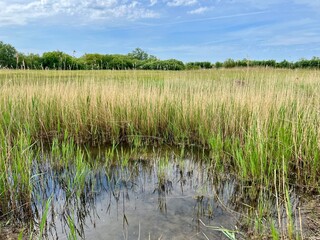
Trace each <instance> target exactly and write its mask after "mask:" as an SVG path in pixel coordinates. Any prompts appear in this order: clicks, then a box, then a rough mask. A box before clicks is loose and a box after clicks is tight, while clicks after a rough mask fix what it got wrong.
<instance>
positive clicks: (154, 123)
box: [0, 69, 320, 236]
mask: <svg viewBox="0 0 320 240" xmlns="http://www.w3.org/2000/svg"><path fill="white" fill-rule="evenodd" d="M319 106H320V72H319V71H311V70H274V69H250V70H249V71H248V70H242V69H241V70H239V69H232V70H224V69H222V70H205V71H204V70H202V71H182V72H157V71H117V72H115V71H97V72H95V71H82V72H81V71H70V72H69V71H0V109H1V116H0V148H1V153H0V170H1V171H0V216H3V215H6V214H9V213H10V212H15V213H16V214H17V215H18V213H19V212H18V210H17V209H19V206H22V205H24V204H26V203H28V201H30V192H31V189H30V188H31V184H30V182H31V180H30V179H31V178H32V176H31V166H32V159H33V158H34V154H36V153H35V151H34V150H33V149H32V146H33V145H43V144H47V143H49V146H50V147H51V148H52V152H53V153H54V152H59V153H60V150H61V151H62V153H63V154H65V155H68V151H70V150H68V149H70V148H69V147H70V144H71V145H72V146H74V145H77V144H90V145H107V144H110V145H111V144H113V145H117V144H118V143H121V142H125V143H128V144H131V145H133V146H137V147H139V146H141V145H143V144H149V145H151V144H152V145H157V144H164V143H165V144H172V145H182V146H193V145H197V146H201V147H203V148H206V149H208V150H211V153H210V156H211V159H212V167H213V169H216V170H217V169H224V170H229V171H231V172H233V173H235V174H237V175H239V176H240V178H241V179H242V180H243V181H247V182H250V184H252V185H253V184H256V185H258V186H261V187H262V186H264V187H270V188H271V189H274V188H275V186H274V177H277V176H275V172H283V174H282V178H283V179H284V181H285V182H286V186H292V185H295V186H299V187H301V189H303V190H304V191H312V192H319V178H318V176H319V174H320V159H319V157H320V142H319V137H320V109H319ZM63 142H65V143H66V142H68V144H69V145H68V146H69V147H64V145H63ZM72 152H73V151H71V152H69V153H70V155H71V154H72ZM77 159H80V160H81V159H82V157H81V156H79V157H78V158H77ZM80 160H79V161H80ZM79 163H81V164H82V160H81V161H80V162H79ZM82 165H83V164H82ZM79 166H80V165H79ZM80 168H81V167H80ZM81 169H82V168H81ZM81 169H79V171H78V172H77V174H79V175H77V176H78V177H79V181H81V182H83V181H84V179H85V175H84V174H85V172H83V171H82V170H81ZM281 189H282V194H283V196H284V199H285V200H287V195H286V191H288V190H287V188H281ZM278 190H280V188H279V189H278ZM288 206H289V205H288ZM287 210H288V212H289V210H290V209H289V208H288V209H287ZM272 229H273V230H272V234H273V235H274V236H277V233H276V232H275V231H274V228H272ZM290 234H291V233H290Z"/></svg>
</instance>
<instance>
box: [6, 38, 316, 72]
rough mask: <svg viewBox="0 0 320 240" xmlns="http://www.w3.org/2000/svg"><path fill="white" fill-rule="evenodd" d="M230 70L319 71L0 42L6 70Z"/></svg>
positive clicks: (307, 63)
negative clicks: (37, 50) (37, 49)
mask: <svg viewBox="0 0 320 240" xmlns="http://www.w3.org/2000/svg"><path fill="white" fill-rule="evenodd" d="M234 67H272V68H291V69H295V68H313V69H319V68H320V58H319V57H313V58H312V59H310V60H307V59H301V60H299V61H297V62H289V61H287V60H283V61H281V62H277V61H275V60H249V59H243V60H233V59H227V60H226V61H224V62H216V63H211V62H189V63H183V62H182V61H179V60H176V59H169V60H160V59H158V58H157V57H155V56H153V55H149V54H148V53H146V52H145V51H143V50H142V49H140V48H136V49H135V50H134V51H132V52H131V53H128V54H126V55H123V54H98V53H94V54H92V53H91V54H84V55H83V56H81V57H79V58H77V57H75V56H71V55H69V54H66V53H64V52H61V51H52V52H45V53H43V54H42V55H39V54H33V53H31V54H24V53H20V52H18V51H17V50H16V49H15V48H14V47H13V46H11V45H10V44H5V43H3V42H1V41H0V68H10V69H56V70H100V69H112V70H125V69H142V70H185V69H209V68H234Z"/></svg>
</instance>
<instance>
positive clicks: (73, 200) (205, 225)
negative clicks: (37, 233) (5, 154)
mask: <svg viewBox="0 0 320 240" xmlns="http://www.w3.org/2000/svg"><path fill="white" fill-rule="evenodd" d="M98 160H100V161H99V162H101V160H102V162H103V160H104V159H96V160H95V161H97V162H98ZM41 162H42V163H41V164H37V163H35V165H34V172H37V173H38V174H35V177H34V178H33V182H34V191H33V199H34V204H33V212H34V215H35V221H36V222H40V219H41V216H42V212H43V209H44V206H45V203H46V202H45V200H47V199H48V198H50V196H51V197H52V201H51V204H50V208H49V213H48V216H47V226H46V229H45V230H46V237H47V239H67V238H68V237H69V238H70V237H71V235H72V233H75V234H74V235H77V238H82V239H223V238H226V235H225V233H224V231H232V230H235V226H236V225H237V220H238V219H239V215H238V214H236V213H235V212H234V211H233V209H235V208H236V202H235V201H236V199H237V194H236V189H237V184H236V180H235V179H234V178H233V177H231V176H228V175H225V174H224V175H223V176H222V175H221V176H222V177H221V176H220V177H218V174H216V173H214V172H213V170H212V168H211V167H210V165H208V164H206V163H205V162H204V161H201V160H196V159H194V158H192V157H191V158H184V159H181V158H175V157H170V159H166V160H163V159H162V158H159V157H157V156H155V157H154V158H153V159H152V158H151V159H148V160H141V159H140V160H139V159H136V160H135V159H131V161H129V162H128V163H127V164H125V165H124V164H122V165H118V166H117V165H115V166H111V167H105V166H104V165H103V164H101V163H98V164H95V167H90V168H83V169H84V170H79V168H78V170H77V167H76V166H75V165H72V164H70V165H69V166H68V167H67V168H66V167H64V168H61V167H56V166H54V165H52V164H50V161H43V160H42V161H41ZM79 172H80V174H79ZM81 174H82V175H81ZM79 176H85V180H84V184H83V185H82V184H81V183H79V179H80V178H79ZM80 182H81V181H80Z"/></svg>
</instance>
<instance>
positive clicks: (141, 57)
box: [128, 48, 155, 60]
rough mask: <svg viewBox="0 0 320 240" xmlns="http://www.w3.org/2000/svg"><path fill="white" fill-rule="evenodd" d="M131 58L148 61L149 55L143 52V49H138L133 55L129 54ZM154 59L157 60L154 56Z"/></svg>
mask: <svg viewBox="0 0 320 240" xmlns="http://www.w3.org/2000/svg"><path fill="white" fill-rule="evenodd" d="M128 56H129V57H132V58H135V59H138V60H148V59H149V54H148V53H146V52H145V51H143V50H142V49H141V48H136V49H135V50H133V51H132V52H131V53H128ZM151 57H152V58H155V57H154V56H151Z"/></svg>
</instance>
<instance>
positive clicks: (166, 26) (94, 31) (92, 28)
mask: <svg viewBox="0 0 320 240" xmlns="http://www.w3.org/2000/svg"><path fill="white" fill-rule="evenodd" d="M0 41H3V42H4V43H9V44H11V45H13V46H14V47H15V48H16V49H17V50H18V51H19V52H23V53H26V54H27V53H39V54H42V53H43V52H48V51H55V50H59V51H63V52H65V53H68V54H70V55H73V54H75V56H77V57H79V56H81V55H83V54H85V53H101V54H113V53H119V54H127V53H129V52H131V51H133V50H134V49H135V48H137V47H139V48H142V49H143V50H145V51H146V52H148V53H149V54H152V55H155V56H157V57H158V58H160V59H170V58H176V59H179V60H182V61H184V62H190V61H211V62H215V61H224V60H226V59H228V58H233V59H243V58H247V59H257V60H262V59H275V60H277V61H281V60H283V59H287V60H289V61H296V60H299V59H301V58H307V59H309V58H312V57H313V56H318V57H319V56H320V0H291V1H289V0H133V1H129V0H0Z"/></svg>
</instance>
